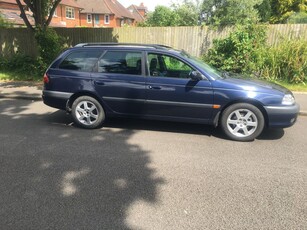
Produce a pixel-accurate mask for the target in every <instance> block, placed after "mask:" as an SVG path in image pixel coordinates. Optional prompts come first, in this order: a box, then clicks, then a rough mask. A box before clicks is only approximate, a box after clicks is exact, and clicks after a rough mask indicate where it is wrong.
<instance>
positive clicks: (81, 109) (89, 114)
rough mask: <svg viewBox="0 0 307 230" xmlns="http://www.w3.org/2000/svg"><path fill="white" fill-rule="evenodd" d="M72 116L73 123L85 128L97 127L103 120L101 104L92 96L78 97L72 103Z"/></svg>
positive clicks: (103, 114)
mask: <svg viewBox="0 0 307 230" xmlns="http://www.w3.org/2000/svg"><path fill="white" fill-rule="evenodd" d="M72 116H73V119H74V121H75V123H76V124H77V125H78V126H80V127H82V128H86V129H94V128H97V127H99V126H100V125H101V124H102V123H103V121H104V120H105V112H104V110H103V108H102V106H101V104H100V103H99V102H98V101H97V100H96V99H95V98H92V97H89V96H81V97H78V98H77V99H76V100H75V101H74V102H73V104H72Z"/></svg>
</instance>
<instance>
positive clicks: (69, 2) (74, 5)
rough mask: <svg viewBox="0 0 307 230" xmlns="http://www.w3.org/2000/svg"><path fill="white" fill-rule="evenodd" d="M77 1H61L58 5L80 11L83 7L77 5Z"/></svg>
mask: <svg viewBox="0 0 307 230" xmlns="http://www.w3.org/2000/svg"><path fill="white" fill-rule="evenodd" d="M79 2H80V1H79V0H78V1H77V0H62V1H61V2H60V4H61V5H65V6H72V7H76V8H80V9H82V8H83V7H82V5H81V4H79Z"/></svg>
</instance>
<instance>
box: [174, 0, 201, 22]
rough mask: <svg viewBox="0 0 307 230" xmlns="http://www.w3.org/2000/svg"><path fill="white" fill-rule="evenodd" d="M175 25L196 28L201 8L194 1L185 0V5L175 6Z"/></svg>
mask: <svg viewBox="0 0 307 230" xmlns="http://www.w3.org/2000/svg"><path fill="white" fill-rule="evenodd" d="M172 9H173V15H174V19H173V20H174V24H176V26H195V25H197V24H198V19H199V14H200V11H199V6H198V4H194V3H193V2H192V1H188V0H185V1H184V2H183V4H173V5H172Z"/></svg>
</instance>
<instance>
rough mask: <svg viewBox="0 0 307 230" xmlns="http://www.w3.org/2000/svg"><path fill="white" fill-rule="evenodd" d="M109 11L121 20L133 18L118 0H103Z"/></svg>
mask: <svg viewBox="0 0 307 230" xmlns="http://www.w3.org/2000/svg"><path fill="white" fill-rule="evenodd" d="M103 1H104V2H105V3H106V5H107V6H108V7H109V9H110V10H111V11H112V12H113V13H114V14H115V15H116V16H117V17H121V18H132V19H134V17H133V15H132V14H131V13H130V11H129V10H127V9H126V8H125V7H124V6H123V5H122V4H120V3H119V2H118V1H117V0H103Z"/></svg>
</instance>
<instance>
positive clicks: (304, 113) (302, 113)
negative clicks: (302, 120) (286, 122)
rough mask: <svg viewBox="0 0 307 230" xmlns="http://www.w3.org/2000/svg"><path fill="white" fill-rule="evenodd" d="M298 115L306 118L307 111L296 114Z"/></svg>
mask: <svg viewBox="0 0 307 230" xmlns="http://www.w3.org/2000/svg"><path fill="white" fill-rule="evenodd" d="M298 115H299V116H304V117H305V116H307V111H300V112H299V113H298Z"/></svg>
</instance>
